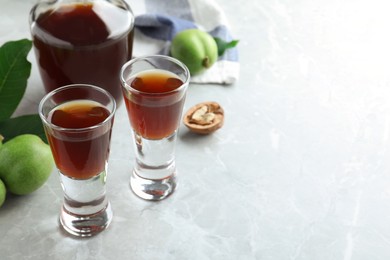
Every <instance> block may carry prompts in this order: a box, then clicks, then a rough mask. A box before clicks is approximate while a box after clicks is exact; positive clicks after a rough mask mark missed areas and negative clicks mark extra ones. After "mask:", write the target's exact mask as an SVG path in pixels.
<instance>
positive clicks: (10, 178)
mask: <svg viewBox="0 0 390 260" xmlns="http://www.w3.org/2000/svg"><path fill="white" fill-rule="evenodd" d="M53 166H54V161H53V156H52V153H51V150H50V147H49V146H48V145H47V144H45V143H44V142H43V141H42V140H41V138H39V137H38V136H36V135H31V134H24V135H19V136H17V137H15V138H13V139H11V140H9V141H8V142H6V143H4V144H3V146H2V147H1V148H0V179H2V180H3V182H4V184H5V186H6V188H7V190H8V191H9V192H11V193H14V194H17V195H25V194H29V193H31V192H33V191H35V190H37V189H38V188H39V187H41V186H42V185H43V184H44V183H45V182H46V180H47V179H48V178H49V176H50V173H51V172H52V169H53Z"/></svg>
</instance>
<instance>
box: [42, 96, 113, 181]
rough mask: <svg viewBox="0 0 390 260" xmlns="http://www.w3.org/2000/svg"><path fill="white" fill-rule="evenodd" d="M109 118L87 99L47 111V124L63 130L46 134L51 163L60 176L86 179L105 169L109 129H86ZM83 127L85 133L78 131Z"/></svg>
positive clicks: (103, 109)
mask: <svg viewBox="0 0 390 260" xmlns="http://www.w3.org/2000/svg"><path fill="white" fill-rule="evenodd" d="M109 115H110V112H109V111H108V110H107V109H106V108H104V107H103V106H102V105H101V104H100V103H98V102H95V101H90V100H75V101H69V102H66V103H64V104H61V105H59V106H58V107H56V108H54V109H53V110H52V111H50V113H49V115H48V121H49V122H50V123H51V124H53V125H56V126H58V127H61V128H66V130H64V131H48V133H47V135H48V140H49V142H50V144H51V147H52V152H53V157H54V160H55V161H56V165H57V167H58V169H59V170H60V172H61V173H62V174H64V175H66V176H68V177H70V178H75V179H88V178H91V177H93V176H95V175H98V174H100V173H101V172H103V171H104V170H105V167H106V162H107V159H108V155H109V149H110V148H109V144H110V138H111V131H110V130H109V127H107V128H102V130H101V131H100V132H96V130H88V128H89V127H93V126H96V125H98V124H100V123H102V122H103V121H104V120H106V119H107V118H108V116H109ZM83 128H84V129H85V131H81V130H80V129H83ZM72 129H75V131H73V132H72Z"/></svg>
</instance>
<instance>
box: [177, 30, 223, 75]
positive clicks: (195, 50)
mask: <svg viewBox="0 0 390 260" xmlns="http://www.w3.org/2000/svg"><path fill="white" fill-rule="evenodd" d="M170 51H171V56H172V57H174V58H176V59H178V60H180V61H181V62H183V63H184V64H185V65H186V66H187V67H188V69H189V71H190V73H191V75H196V74H199V73H201V72H202V71H204V70H205V69H208V68H210V67H211V66H212V65H213V64H214V63H215V62H216V61H217V59H218V47H217V43H216V42H215V40H214V38H213V37H212V36H211V35H210V34H208V33H207V32H204V31H201V30H199V29H188V30H184V31H181V32H179V33H178V34H176V35H175V37H174V38H173V40H172V43H171V49H170Z"/></svg>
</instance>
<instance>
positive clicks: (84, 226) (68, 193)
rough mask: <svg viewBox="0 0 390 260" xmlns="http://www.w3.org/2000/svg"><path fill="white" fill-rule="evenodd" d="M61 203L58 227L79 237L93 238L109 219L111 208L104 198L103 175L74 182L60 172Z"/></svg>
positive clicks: (105, 226) (104, 177)
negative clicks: (62, 193)
mask: <svg viewBox="0 0 390 260" xmlns="http://www.w3.org/2000/svg"><path fill="white" fill-rule="evenodd" d="M60 179H61V185H62V189H63V190H64V204H63V206H62V209H61V213H60V224H61V225H62V227H63V228H64V230H65V231H67V232H68V233H70V234H72V235H74V236H78V237H90V236H94V235H96V234H97V233H99V232H101V231H102V230H104V229H106V228H107V227H108V225H109V224H110V223H111V220H112V210H111V205H110V203H109V201H108V200H107V197H106V189H105V185H106V172H105V171H103V172H102V173H100V174H98V175H96V176H94V177H92V178H89V179H74V178H70V177H68V176H66V175H64V174H62V173H60Z"/></svg>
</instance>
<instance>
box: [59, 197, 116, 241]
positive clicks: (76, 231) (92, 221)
mask: <svg viewBox="0 0 390 260" xmlns="http://www.w3.org/2000/svg"><path fill="white" fill-rule="evenodd" d="M111 220H112V210H111V205H110V203H108V204H107V207H106V208H104V209H103V210H101V211H99V212H97V213H95V214H92V215H76V214H72V213H71V212H69V211H67V210H66V208H65V207H62V210H61V214H60V224H61V226H62V227H63V229H64V230H65V231H66V232H68V233H70V234H71V235H74V236H77V237H91V236H94V235H96V234H98V233H99V232H101V231H103V230H104V229H106V228H107V227H108V225H109V224H110V223H111Z"/></svg>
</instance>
